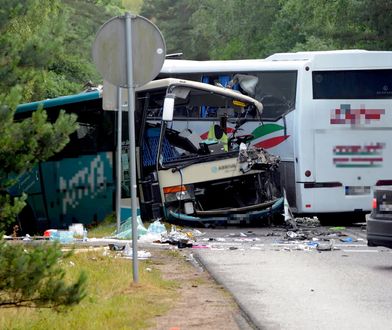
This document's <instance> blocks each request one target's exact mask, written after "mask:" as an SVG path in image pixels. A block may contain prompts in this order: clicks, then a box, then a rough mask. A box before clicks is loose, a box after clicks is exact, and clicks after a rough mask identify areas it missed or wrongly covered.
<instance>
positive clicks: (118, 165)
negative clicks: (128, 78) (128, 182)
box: [116, 87, 122, 234]
mask: <svg viewBox="0 0 392 330" xmlns="http://www.w3.org/2000/svg"><path fill="white" fill-rule="evenodd" d="M117 107H118V116H117V157H116V221H117V234H118V233H119V232H120V224H121V155H122V150H121V147H122V145H121V144H122V100H121V88H120V87H117Z"/></svg>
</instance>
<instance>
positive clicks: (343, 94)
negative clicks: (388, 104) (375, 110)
mask: <svg viewBox="0 0 392 330" xmlns="http://www.w3.org/2000/svg"><path fill="white" fill-rule="evenodd" d="M312 78H313V98H314V99H389V98H392V86H391V81H392V70H350V71H314V72H313V73H312Z"/></svg>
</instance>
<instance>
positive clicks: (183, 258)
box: [150, 249, 251, 330]
mask: <svg viewBox="0 0 392 330" xmlns="http://www.w3.org/2000/svg"><path fill="white" fill-rule="evenodd" d="M152 253H153V256H154V257H153V258H154V259H155V258H156V259H155V260H156V261H157V263H156V267H157V268H159V269H160V270H161V272H162V276H163V277H164V278H165V279H174V280H176V281H179V282H180V283H181V285H180V288H179V291H178V293H179V299H178V300H177V301H176V302H175V303H174V304H173V308H172V309H171V310H170V311H169V312H168V313H167V314H165V315H160V316H157V317H156V318H155V320H154V321H155V326H153V327H152V328H150V329H159V330H180V329H181V330H182V329H187V330H188V329H198V330H200V329H202V330H212V329H214V330H216V329H225V330H237V329H251V328H250V327H249V325H248V324H247V322H246V321H245V320H244V319H243V317H242V316H241V312H240V310H239V308H238V306H237V305H236V303H235V302H234V300H233V298H232V296H231V295H230V294H229V293H228V292H227V291H226V290H225V289H224V288H223V287H222V286H220V285H219V284H218V283H216V282H215V280H214V279H213V278H212V277H211V276H210V275H209V274H208V272H206V271H205V270H203V269H202V268H201V267H200V266H197V265H195V263H194V262H190V261H189V259H190V258H191V250H189V249H184V250H178V252H171V251H152ZM191 259H192V258H191ZM154 264H155V262H154Z"/></svg>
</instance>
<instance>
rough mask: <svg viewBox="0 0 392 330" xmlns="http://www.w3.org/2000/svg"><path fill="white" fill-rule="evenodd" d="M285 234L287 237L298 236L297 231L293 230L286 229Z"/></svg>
mask: <svg viewBox="0 0 392 330" xmlns="http://www.w3.org/2000/svg"><path fill="white" fill-rule="evenodd" d="M286 235H287V237H289V238H296V237H298V235H297V233H295V232H293V231H288V232H287V233H286Z"/></svg>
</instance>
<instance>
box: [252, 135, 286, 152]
mask: <svg viewBox="0 0 392 330" xmlns="http://www.w3.org/2000/svg"><path fill="white" fill-rule="evenodd" d="M289 136H290V135H282V136H277V137H274V138H271V139H267V140H264V141H261V142H258V143H255V147H258V148H264V149H268V148H273V147H275V146H277V145H278V144H280V143H282V142H283V141H284V140H286V139H287V138H288V137H289Z"/></svg>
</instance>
